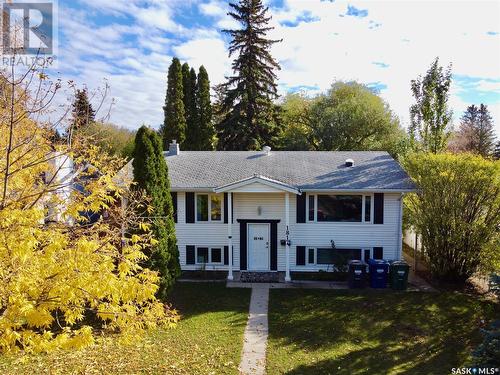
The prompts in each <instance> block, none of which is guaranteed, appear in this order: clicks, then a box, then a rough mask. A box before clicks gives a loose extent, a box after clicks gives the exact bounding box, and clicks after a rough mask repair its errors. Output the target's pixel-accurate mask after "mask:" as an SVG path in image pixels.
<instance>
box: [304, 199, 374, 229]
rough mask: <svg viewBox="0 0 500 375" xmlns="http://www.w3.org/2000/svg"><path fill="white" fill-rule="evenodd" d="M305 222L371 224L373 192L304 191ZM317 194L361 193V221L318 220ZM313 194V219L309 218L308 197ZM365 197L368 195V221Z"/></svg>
mask: <svg viewBox="0 0 500 375" xmlns="http://www.w3.org/2000/svg"><path fill="white" fill-rule="evenodd" d="M306 194H307V199H306V213H307V217H306V222H307V223H335V224H340V225H360V224H373V216H374V209H373V199H374V196H373V193H359V194H356V193H342V192H339V193H337V192H335V193H326V192H325V193H306ZM318 195H361V197H362V198H361V199H362V200H361V221H318ZM310 196H314V220H309V197H310ZM366 197H370V204H371V205H370V221H365V207H366Z"/></svg>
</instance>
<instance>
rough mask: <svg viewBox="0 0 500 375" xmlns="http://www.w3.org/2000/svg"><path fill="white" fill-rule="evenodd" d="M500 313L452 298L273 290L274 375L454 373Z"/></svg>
mask: <svg viewBox="0 0 500 375" xmlns="http://www.w3.org/2000/svg"><path fill="white" fill-rule="evenodd" d="M495 310H496V311H495ZM498 314H499V310H498V305H494V304H493V303H491V302H484V301H478V299H475V298H472V297H469V296H466V295H464V294H460V293H451V292H447V293H417V292H414V293H413V292H412V293H394V292H383V291H363V292H358V291H332V290H314V291H313V290H283V289H282V290H276V289H275V290H271V295H270V303H269V324H270V326H269V345H268V356H267V369H268V374H273V375H274V374H365V373H366V374H400V373H408V374H412V375H413V374H426V375H427V374H449V373H451V368H452V367H457V366H459V365H462V364H464V363H466V362H467V360H468V359H469V358H470V352H471V349H472V348H474V347H475V346H476V345H477V343H478V342H479V341H480V340H481V336H480V334H479V331H478V328H479V327H480V326H482V325H483V323H482V320H484V321H486V322H487V321H488V320H491V319H492V318H493V317H494V316H498Z"/></svg>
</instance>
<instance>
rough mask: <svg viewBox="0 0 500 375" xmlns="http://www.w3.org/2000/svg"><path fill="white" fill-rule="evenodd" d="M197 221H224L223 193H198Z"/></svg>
mask: <svg viewBox="0 0 500 375" xmlns="http://www.w3.org/2000/svg"><path fill="white" fill-rule="evenodd" d="M196 221H197V222H221V221H222V194H196Z"/></svg>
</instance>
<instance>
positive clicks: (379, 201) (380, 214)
mask: <svg viewBox="0 0 500 375" xmlns="http://www.w3.org/2000/svg"><path fill="white" fill-rule="evenodd" d="M373 206H374V207H373V209H374V212H373V223H374V224H384V193H375V195H374V199H373Z"/></svg>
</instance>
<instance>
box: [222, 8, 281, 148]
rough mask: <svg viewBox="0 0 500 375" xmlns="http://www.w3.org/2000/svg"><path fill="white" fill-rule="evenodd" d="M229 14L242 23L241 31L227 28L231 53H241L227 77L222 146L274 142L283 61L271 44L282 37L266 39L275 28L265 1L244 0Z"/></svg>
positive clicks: (241, 146)
mask: <svg viewBox="0 0 500 375" xmlns="http://www.w3.org/2000/svg"><path fill="white" fill-rule="evenodd" d="M229 6H230V7H231V8H232V10H231V11H230V12H229V15H230V16H231V17H232V18H233V19H234V20H236V21H237V22H239V23H240V24H241V25H242V28H241V29H238V30H223V32H225V33H227V34H229V35H230V36H231V37H232V40H231V43H230V45H229V56H230V57H231V56H232V55H233V54H237V56H236V58H235V59H234V62H233V64H232V68H233V72H234V75H233V76H230V77H228V78H227V82H226V83H225V86H226V90H227V91H226V93H227V95H226V97H225V99H224V102H223V111H225V112H227V114H226V116H225V117H224V118H223V119H222V121H221V122H220V123H219V124H218V135H219V148H220V149H223V150H247V149H256V148H260V147H262V146H263V145H270V146H271V145H273V143H274V140H275V137H276V135H277V133H278V130H279V129H278V125H277V124H276V114H275V109H276V107H275V106H274V105H273V102H272V101H273V99H276V98H277V96H278V95H277V84H276V82H275V80H276V79H277V76H276V73H275V70H276V69H279V68H280V67H279V64H278V63H277V62H276V61H275V60H274V58H273V57H272V56H271V54H270V49H271V46H272V45H273V44H274V43H277V42H280V40H271V39H267V38H266V33H267V32H268V31H269V30H272V29H273V28H272V27H269V26H267V25H268V23H269V21H270V19H271V17H270V16H267V11H268V8H267V7H264V6H263V4H262V0H240V1H239V2H238V3H230V4H229Z"/></svg>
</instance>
